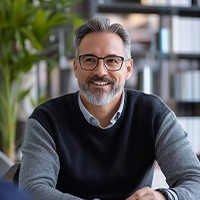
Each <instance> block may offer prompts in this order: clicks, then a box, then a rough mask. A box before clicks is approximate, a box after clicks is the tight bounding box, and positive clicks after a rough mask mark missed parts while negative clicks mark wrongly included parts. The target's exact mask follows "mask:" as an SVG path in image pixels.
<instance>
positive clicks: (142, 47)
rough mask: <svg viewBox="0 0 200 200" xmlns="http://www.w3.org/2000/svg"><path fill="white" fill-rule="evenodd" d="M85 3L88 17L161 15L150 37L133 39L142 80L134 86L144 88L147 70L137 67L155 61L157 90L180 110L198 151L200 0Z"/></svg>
mask: <svg viewBox="0 0 200 200" xmlns="http://www.w3.org/2000/svg"><path fill="white" fill-rule="evenodd" d="M82 8H83V10H88V12H84V14H85V15H84V16H83V17H84V18H91V17H93V16H98V15H99V16H101V15H103V16H108V17H110V16H112V15H114V16H115V17H116V16H122V18H123V19H127V18H128V17H127V16H128V15H130V14H135V15H137V14H138V15H144V16H150V15H153V16H157V18H158V19H159V20H158V22H157V23H158V27H157V29H156V30H154V31H153V32H152V35H151V36H150V38H149V39H147V40H146V39H143V40H141V39H138V40H137V39H136V41H135V40H134V39H133V48H132V49H133V53H132V54H133V56H132V57H133V59H134V63H135V71H137V72H138V73H137V75H135V76H134V78H135V79H137V83H136V86H135V88H136V89H141V88H140V87H141V85H142V84H140V83H141V82H142V81H141V80H139V79H140V78H138V77H142V78H143V79H144V73H143V72H144V71H143V70H141V67H138V66H139V65H143V67H144V66H145V63H151V64H150V65H152V66H154V67H153V68H152V72H151V77H149V78H151V80H153V90H152V93H155V94H157V95H159V96H160V97H161V98H162V99H163V100H164V101H166V103H167V104H168V105H169V106H170V107H171V108H172V110H174V111H175V113H176V115H177V116H178V120H179V122H180V123H181V125H182V126H183V128H184V129H185V130H186V131H187V132H189V133H190V134H189V139H190V140H191V142H192V145H193V147H194V150H195V152H196V153H197V154H198V155H199V154H200V133H199V130H200V38H199V35H200V1H199V0H182V1H179V0H135V1H133V0H96V1H94V0H85V1H84V7H82ZM86 8H87V9H86ZM133 24H134V22H133ZM140 28H141V27H140ZM130 30H131V29H130ZM134 31H138V30H136V29H135V30H133V31H132V33H131V34H133V35H134V34H135V32H134ZM142 31H143V30H142V29H141V32H142ZM143 32H144V31H143ZM139 34H140V33H139ZM150 34H151V33H150ZM144 68H145V67H144ZM152 77H153V78H152ZM149 80H150V79H149ZM132 83H135V82H134V81H132V82H131V83H130V84H132ZM149 84H151V82H149ZM128 86H129V87H131V86H130V85H128Z"/></svg>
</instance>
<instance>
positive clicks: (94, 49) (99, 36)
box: [79, 32, 124, 56]
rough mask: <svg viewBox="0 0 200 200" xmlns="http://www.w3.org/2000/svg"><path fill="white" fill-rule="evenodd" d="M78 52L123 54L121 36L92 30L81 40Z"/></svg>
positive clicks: (104, 54)
mask: <svg viewBox="0 0 200 200" xmlns="http://www.w3.org/2000/svg"><path fill="white" fill-rule="evenodd" d="M79 53H80V54H94V55H97V56H106V55H109V54H116V55H121V56H123V55H124V44H123V41H122V39H121V37H120V36H119V35H117V34H115V33H107V32H103V33H102V32H92V33H88V34H87V35H86V36H85V37H84V38H83V39H82V41H81V43H80V48H79Z"/></svg>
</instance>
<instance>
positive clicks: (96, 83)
mask: <svg viewBox="0 0 200 200" xmlns="http://www.w3.org/2000/svg"><path fill="white" fill-rule="evenodd" d="M93 84H95V85H107V84H108V83H107V82H93Z"/></svg>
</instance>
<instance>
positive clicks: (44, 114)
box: [20, 18, 200, 200]
mask: <svg viewBox="0 0 200 200" xmlns="http://www.w3.org/2000/svg"><path fill="white" fill-rule="evenodd" d="M75 48H76V58H75V59H74V63H73V68H74V74H75V76H76V78H77V80H78V84H79V87H80V90H79V91H78V92H75V93H72V94H67V95H63V96H61V97H58V98H55V99H51V100H49V101H47V102H45V103H44V104H42V105H40V106H38V107H37V108H36V109H35V110H34V112H33V113H32V115H31V116H30V118H29V119H28V122H27V131H26V137H25V141H24V144H23V148H22V153H23V158H22V163H21V172H20V187H21V188H22V189H24V190H26V191H27V192H28V193H29V194H30V195H31V196H32V197H33V199H35V200H39V199H47V200H51V199H52V200H57V199H59V200H61V199H62V200H65V199H66V200H67V199H128V200H165V199H171V200H173V199H174V200H177V199H179V200H197V199H200V164H199V161H198V159H197V157H196V155H195V154H194V153H193V151H192V149H191V146H190V144H189V142H188V141H187V134H186V133H185V132H184V130H183V129H182V128H181V126H180V125H179V124H178V122H177V120H176V117H175V115H174V113H173V112H172V111H171V110H170V109H169V108H168V107H167V106H166V105H165V104H164V103H163V102H162V100H161V99H160V98H159V97H157V96H155V95H147V94H144V93H142V92H140V91H134V90H126V89H124V85H125V81H126V80H128V79H129V78H130V76H131V73H132V70H133V61H132V59H131V55H130V38H129V35H128V34H127V32H126V30H125V29H124V27H123V26H122V25H120V24H112V25H111V24H110V22H109V20H108V19H98V18H94V19H91V20H89V21H88V22H86V23H85V24H83V25H82V26H80V27H79V28H78V29H77V30H76V32H75ZM155 160H157V161H158V164H159V165H160V167H161V169H162V171H163V173H164V174H165V176H166V179H167V182H168V184H169V186H170V188H169V189H163V188H160V189H158V190H156V191H154V190H153V189H151V183H152V177H153V171H154V163H155Z"/></svg>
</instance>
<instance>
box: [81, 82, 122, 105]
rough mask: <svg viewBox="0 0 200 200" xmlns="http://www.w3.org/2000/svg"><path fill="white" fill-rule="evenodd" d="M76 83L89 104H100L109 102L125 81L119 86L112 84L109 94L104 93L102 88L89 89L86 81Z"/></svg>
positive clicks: (120, 89)
mask: <svg viewBox="0 0 200 200" xmlns="http://www.w3.org/2000/svg"><path fill="white" fill-rule="evenodd" d="M78 84H79V87H80V90H81V91H82V93H83V95H84V96H85V98H86V99H87V100H88V101H89V102H90V103H91V104H93V105H97V106H101V105H105V104H108V103H110V102H111V101H112V100H113V99H114V98H115V97H116V96H117V95H118V94H119V93H120V92H121V91H122V89H123V88H124V85H125V82H124V83H123V84H122V85H119V86H115V85H113V89H112V91H111V92H110V93H109V94H107V93H105V92H104V90H102V89H96V90H94V91H90V90H89V87H88V84H87V83H85V84H80V83H78Z"/></svg>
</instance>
